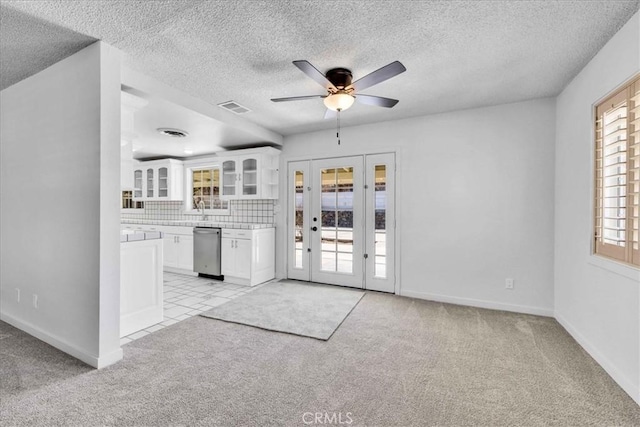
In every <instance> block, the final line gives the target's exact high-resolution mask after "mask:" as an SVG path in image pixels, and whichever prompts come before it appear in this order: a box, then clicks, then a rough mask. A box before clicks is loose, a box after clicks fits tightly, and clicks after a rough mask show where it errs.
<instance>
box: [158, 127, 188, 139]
mask: <svg viewBox="0 0 640 427" xmlns="http://www.w3.org/2000/svg"><path fill="white" fill-rule="evenodd" d="M156 130H157V131H158V132H160V133H161V134H163V135H167V136H171V137H173V138H184V137H186V136H187V135H189V133H188V132H187V131H186V130H180V129H173V128H158V129H156Z"/></svg>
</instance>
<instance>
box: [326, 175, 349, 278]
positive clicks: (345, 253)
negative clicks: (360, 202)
mask: <svg viewBox="0 0 640 427" xmlns="http://www.w3.org/2000/svg"><path fill="white" fill-rule="evenodd" d="M353 172H354V170H353V167H341V168H335V169H324V170H322V171H321V177H320V181H321V186H322V192H321V224H320V225H321V233H322V234H321V243H322V267H321V269H322V270H323V271H329V272H339V273H353Z"/></svg>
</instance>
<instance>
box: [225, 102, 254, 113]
mask: <svg viewBox="0 0 640 427" xmlns="http://www.w3.org/2000/svg"><path fill="white" fill-rule="evenodd" d="M218 107H220V108H224V109H225V110H229V111H231V112H232V113H234V114H245V113H248V112H250V111H251V110H249V109H248V108H247V107H243V106H242V105H240V104H238V103H237V102H235V101H227V102H223V103H222V104H218Z"/></svg>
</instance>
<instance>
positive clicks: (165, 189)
mask: <svg viewBox="0 0 640 427" xmlns="http://www.w3.org/2000/svg"><path fill="white" fill-rule="evenodd" d="M168 196H169V173H168V169H167V168H165V167H162V168H158V197H163V198H167V197H168Z"/></svg>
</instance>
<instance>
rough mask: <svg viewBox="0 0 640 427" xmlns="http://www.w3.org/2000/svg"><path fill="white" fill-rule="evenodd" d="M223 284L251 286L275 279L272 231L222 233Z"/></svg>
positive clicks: (224, 229) (228, 231)
mask: <svg viewBox="0 0 640 427" xmlns="http://www.w3.org/2000/svg"><path fill="white" fill-rule="evenodd" d="M221 261H222V264H221V269H222V275H223V276H224V281H225V282H230V283H235V284H239V285H248V286H255V285H257V284H260V283H264V282H266V281H267V280H271V279H273V278H274V277H275V229H274V228H261V229H257V230H244V229H243V230H238V229H227V228H223V229H222V260H221Z"/></svg>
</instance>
